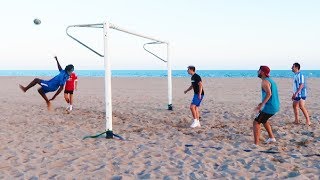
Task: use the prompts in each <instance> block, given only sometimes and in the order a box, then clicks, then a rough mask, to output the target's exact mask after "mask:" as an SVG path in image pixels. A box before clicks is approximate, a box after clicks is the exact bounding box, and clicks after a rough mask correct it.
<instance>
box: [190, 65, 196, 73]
mask: <svg viewBox="0 0 320 180" xmlns="http://www.w3.org/2000/svg"><path fill="white" fill-rule="evenodd" d="M188 69H190V70H192V71H193V72H195V71H196V67H194V66H188Z"/></svg>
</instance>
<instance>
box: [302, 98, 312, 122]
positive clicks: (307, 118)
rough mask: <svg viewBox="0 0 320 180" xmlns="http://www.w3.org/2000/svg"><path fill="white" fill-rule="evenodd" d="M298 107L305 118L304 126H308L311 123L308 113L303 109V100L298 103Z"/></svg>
mask: <svg viewBox="0 0 320 180" xmlns="http://www.w3.org/2000/svg"><path fill="white" fill-rule="evenodd" d="M299 106H300V109H301V110H302V112H303V115H304V117H305V118H306V124H307V125H309V126H310V125H311V122H310V117H309V113H308V111H307V109H306V107H305V101H304V100H300V101H299Z"/></svg>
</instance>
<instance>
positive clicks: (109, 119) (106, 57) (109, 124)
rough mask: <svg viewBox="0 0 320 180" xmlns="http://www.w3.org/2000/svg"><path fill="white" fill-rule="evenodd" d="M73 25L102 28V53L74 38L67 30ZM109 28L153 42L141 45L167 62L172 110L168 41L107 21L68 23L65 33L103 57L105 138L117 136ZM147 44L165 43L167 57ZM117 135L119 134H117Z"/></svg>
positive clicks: (170, 97) (169, 105)
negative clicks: (113, 125)
mask: <svg viewBox="0 0 320 180" xmlns="http://www.w3.org/2000/svg"><path fill="white" fill-rule="evenodd" d="M75 27H89V28H103V38H104V53H103V54H101V53H98V52H97V51H95V50H94V49H92V48H91V47H89V46H88V45H86V44H84V43H83V42H81V41H80V40H78V39H77V38H75V37H74V36H72V35H71V34H70V33H69V32H68V30H69V29H70V28H75ZM110 29H114V30H117V31H121V32H124V33H128V34H131V35H134V36H138V37H141V38H144V39H149V40H152V41H153V42H150V43H146V44H144V45H143V48H144V49H145V50H146V51H147V52H149V53H151V54H152V55H154V56H155V57H157V58H159V59H160V60H162V61H164V62H165V63H167V77H168V110H172V108H173V107H172V72H171V61H170V58H169V42H167V41H163V40H159V39H157V38H154V37H150V36H146V35H143V34H139V33H136V32H133V31H129V30H126V29H124V28H120V27H118V26H115V25H113V24H111V23H109V22H104V23H98V24H80V25H70V26H68V27H67V29H66V33H67V35H68V36H69V37H71V38H72V39H73V40H75V41H77V42H78V43H80V44H81V45H83V46H84V47H86V48H88V49H89V50H90V51H92V52H94V53H95V54H97V55H98V56H100V57H104V68H105V104H106V105H105V109H106V131H105V132H104V133H106V138H108V139H109V138H113V136H114V135H115V136H117V135H116V134H113V131H112V94H111V60H110V57H109V53H108V46H109V45H108V39H109V37H110ZM149 44H166V45H167V57H166V60H165V59H162V58H160V57H159V56H157V55H156V54H155V53H153V52H151V51H149V50H148V49H146V47H145V46H146V45H149ZM104 133H101V134H99V135H96V136H87V137H97V136H100V135H102V134H104ZM117 137H119V136H117Z"/></svg>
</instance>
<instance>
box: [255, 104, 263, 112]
mask: <svg viewBox="0 0 320 180" xmlns="http://www.w3.org/2000/svg"><path fill="white" fill-rule="evenodd" d="M261 108H262V103H259V104H258V106H257V107H256V108H255V109H254V110H255V111H256V112H260V111H261Z"/></svg>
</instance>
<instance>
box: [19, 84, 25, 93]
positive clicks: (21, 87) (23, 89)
mask: <svg viewBox="0 0 320 180" xmlns="http://www.w3.org/2000/svg"><path fill="white" fill-rule="evenodd" d="M19 87H20V89H21V90H22V91H23V92H26V88H25V87H23V86H22V85H21V84H19Z"/></svg>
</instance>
